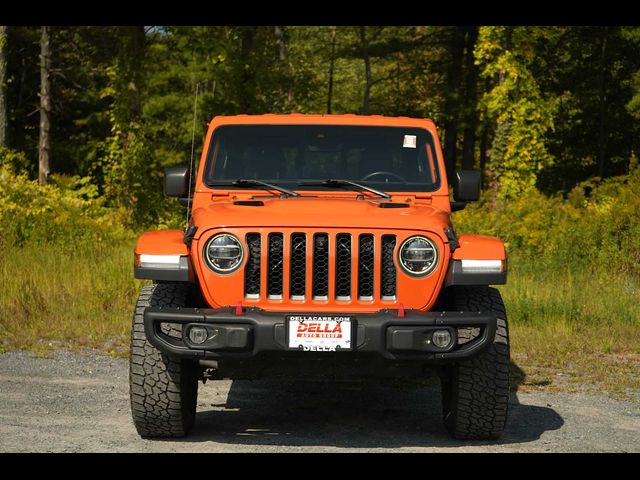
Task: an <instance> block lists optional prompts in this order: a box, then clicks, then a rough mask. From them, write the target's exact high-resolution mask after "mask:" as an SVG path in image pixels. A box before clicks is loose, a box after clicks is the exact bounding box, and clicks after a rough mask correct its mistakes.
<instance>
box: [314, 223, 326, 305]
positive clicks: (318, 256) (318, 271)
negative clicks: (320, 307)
mask: <svg viewBox="0 0 640 480" xmlns="http://www.w3.org/2000/svg"><path fill="white" fill-rule="evenodd" d="M313 298H314V299H316V300H327V299H328V298H329V235H327V234H326V233H316V234H315V235H314V236H313Z"/></svg>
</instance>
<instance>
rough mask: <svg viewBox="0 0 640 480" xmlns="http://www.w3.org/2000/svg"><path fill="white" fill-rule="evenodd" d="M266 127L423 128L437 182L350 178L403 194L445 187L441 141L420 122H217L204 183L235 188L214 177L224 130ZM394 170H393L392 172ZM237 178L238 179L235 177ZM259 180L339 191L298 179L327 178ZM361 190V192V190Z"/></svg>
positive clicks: (292, 187)
mask: <svg viewBox="0 0 640 480" xmlns="http://www.w3.org/2000/svg"><path fill="white" fill-rule="evenodd" d="M247 126H249V127H265V126H278V127H288V126H294V127H296V126H305V127H328V126H329V127H342V128H351V127H355V128H384V129H397V130H405V131H406V130H416V129H417V130H420V133H422V134H425V139H426V140H425V143H423V144H422V145H423V147H424V148H425V149H427V153H426V157H427V165H426V166H425V167H426V168H428V169H430V170H431V174H432V175H433V177H434V178H435V181H434V182H433V183H428V184H427V183H423V184H422V185H420V184H416V183H413V184H407V185H404V184H402V183H388V182H372V181H370V180H364V181H363V180H360V179H348V180H351V181H357V182H358V183H361V184H362V185H366V186H368V187H370V188H374V189H377V190H381V191H383V192H385V193H389V192H392V193H396V192H397V193H400V194H406V193H411V192H419V193H435V192H437V191H438V190H439V189H440V188H441V186H442V176H443V173H444V172H441V167H440V161H439V160H440V159H439V154H440V153H439V148H438V143H437V142H436V139H434V135H433V132H431V131H430V130H429V129H428V128H425V127H423V126H416V125H411V124H409V125H404V126H403V125H375V124H368V125H360V124H342V123H335V124H333V123H321V122H319V123H303V124H301V123H279V122H277V123H255V124H254V123H237V124H236V123H225V124H221V125H217V126H216V127H215V128H214V129H213V132H212V135H211V137H210V141H209V144H208V146H207V152H206V156H205V165H204V168H203V177H202V181H203V184H204V186H206V187H207V188H209V189H215V190H229V189H233V188H234V187H230V186H227V185H220V184H217V185H216V182H218V181H231V179H224V180H220V179H219V178H216V177H214V176H213V172H214V169H215V165H214V164H212V162H213V161H214V156H215V153H216V149H217V145H218V139H219V136H220V135H221V133H223V132H224V131H225V130H227V129H230V128H234V127H247ZM391 172H393V171H391ZM233 180H235V179H233ZM258 180H261V181H268V182H269V183H271V184H273V185H277V186H282V187H284V188H288V189H289V190H293V191H316V192H318V191H325V192H326V191H333V192H336V189H335V188H334V187H329V186H322V185H313V186H312V185H299V184H298V182H301V181H302V182H307V181H324V180H327V179H326V178H318V179H308V178H298V179H287V180H286V181H282V180H281V181H278V180H277V179H266V178H265V179H263V178H260V179H258ZM245 189H246V190H250V189H249V188H245ZM360 193H361V192H360Z"/></svg>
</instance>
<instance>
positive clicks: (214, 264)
mask: <svg viewBox="0 0 640 480" xmlns="http://www.w3.org/2000/svg"><path fill="white" fill-rule="evenodd" d="M204 258H205V260H206V262H207V265H208V266H209V268H211V270H213V271H214V272H216V273H231V272H233V271H235V270H236V269H237V268H238V267H239V266H240V265H241V264H242V259H243V258H244V251H243V249H242V244H241V243H240V240H238V239H237V238H236V237H234V236H233V235H229V234H227V233H219V234H218V235H214V236H213V237H211V238H210V239H209V241H208V242H207V243H206V245H205V246H204Z"/></svg>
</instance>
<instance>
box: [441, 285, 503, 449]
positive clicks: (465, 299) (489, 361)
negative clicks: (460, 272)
mask: <svg viewBox="0 0 640 480" xmlns="http://www.w3.org/2000/svg"><path fill="white" fill-rule="evenodd" d="M451 294H452V295H451V298H450V306H451V307H452V309H453V310H456V311H466V312H477V311H483V312H487V313H488V312H492V313H495V314H496V315H497V317H498V325H497V329H496V335H495V338H494V340H493V343H492V344H491V345H490V346H489V347H488V348H487V349H486V350H484V351H483V352H482V353H480V354H478V355H476V356H475V357H472V358H470V359H468V360H464V361H460V362H457V363H455V364H453V365H450V366H448V367H446V368H445V369H444V371H443V375H442V409H443V416H444V423H445V427H446V428H447V430H448V431H449V433H450V434H451V435H452V436H453V437H455V438H459V439H466V440H488V439H496V438H498V437H500V435H501V434H502V431H503V429H504V426H505V424H506V421H507V409H508V404H509V330H508V325H507V315H506V311H505V307H504V303H503V301H502V297H501V296H500V292H499V291H498V290H496V289H495V288H489V287H485V286H470V287H453V290H452V292H451Z"/></svg>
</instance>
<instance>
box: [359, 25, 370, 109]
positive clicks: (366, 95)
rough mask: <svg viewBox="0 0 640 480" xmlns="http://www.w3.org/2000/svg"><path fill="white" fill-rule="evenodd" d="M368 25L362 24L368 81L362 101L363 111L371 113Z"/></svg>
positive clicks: (363, 51) (363, 50)
mask: <svg viewBox="0 0 640 480" xmlns="http://www.w3.org/2000/svg"><path fill="white" fill-rule="evenodd" d="M366 28H367V27H364V26H360V27H359V31H360V41H361V43H362V59H363V60H364V75H365V79H366V83H365V86H364V99H363V102H362V113H363V114H364V115H369V96H370V94H371V84H372V83H373V82H372V80H371V59H370V58H369V40H368V39H367V30H366Z"/></svg>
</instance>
